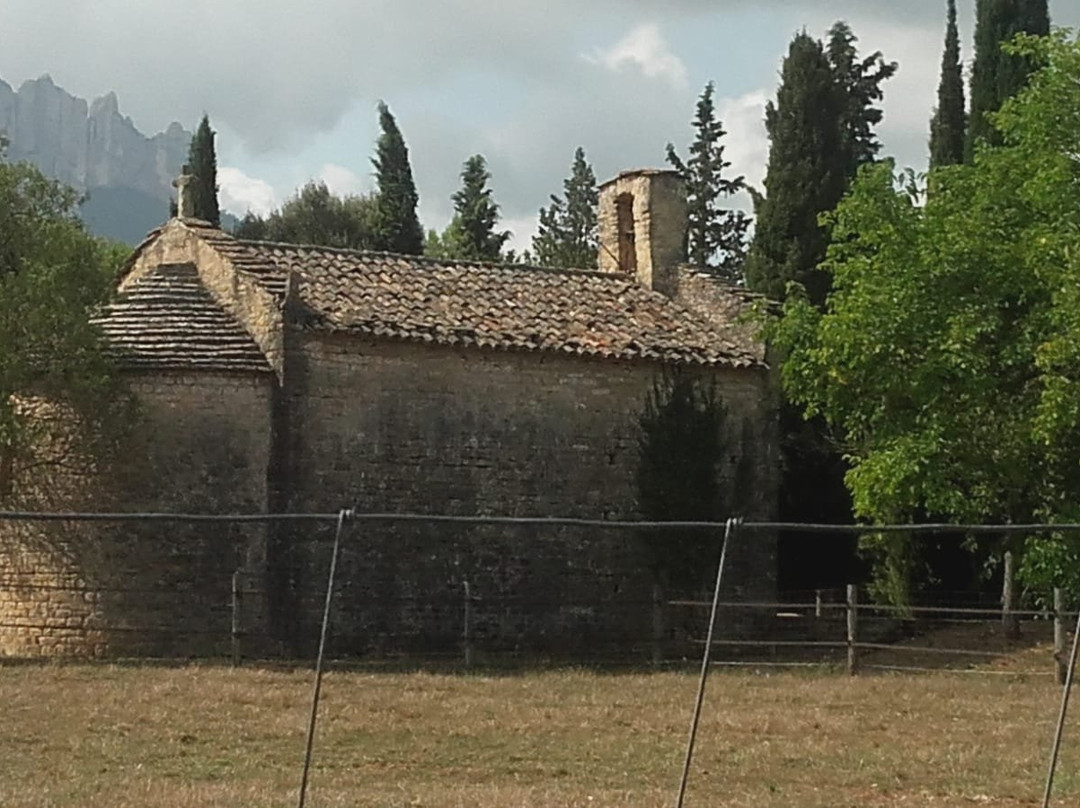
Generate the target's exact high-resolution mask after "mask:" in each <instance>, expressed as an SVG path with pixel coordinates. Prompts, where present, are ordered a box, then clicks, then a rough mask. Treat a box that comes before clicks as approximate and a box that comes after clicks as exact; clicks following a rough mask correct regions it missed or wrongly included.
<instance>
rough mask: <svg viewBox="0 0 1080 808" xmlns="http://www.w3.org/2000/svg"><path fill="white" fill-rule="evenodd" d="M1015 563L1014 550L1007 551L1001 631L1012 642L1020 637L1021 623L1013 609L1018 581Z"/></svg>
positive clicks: (1002, 588)
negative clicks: (1016, 582) (1015, 585)
mask: <svg viewBox="0 0 1080 808" xmlns="http://www.w3.org/2000/svg"><path fill="white" fill-rule="evenodd" d="M1015 561H1016V559H1015V557H1014V556H1013V553H1012V550H1006V551H1005V558H1004V570H1003V571H1004V576H1005V578H1004V581H1003V582H1002V585H1001V629H1002V631H1003V632H1004V634H1005V637H1006V638H1007V639H1010V640H1015V639H1016V638H1017V637H1019V636H1020V623H1019V622H1018V621H1017V619H1016V615H1015V614H1013V609H1014V608H1015V607H1016V595H1015V592H1014V584H1015V581H1016V570H1015V566H1016V565H1015Z"/></svg>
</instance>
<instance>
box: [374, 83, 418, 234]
mask: <svg viewBox="0 0 1080 808" xmlns="http://www.w3.org/2000/svg"><path fill="white" fill-rule="evenodd" d="M379 126H380V127H381V128H382V134H381V135H379V140H378V143H377V144H376V148H375V157H374V158H373V159H372V161H371V162H372V164H373V165H374V166H375V179H376V182H377V183H378V186H379V187H378V197H377V202H378V226H377V228H376V232H375V238H374V244H375V249H379V250H386V251H387V252H395V253H403V254H405V255H420V254H421V253H423V251H424V230H423V228H422V227H421V226H420V219H419V218H417V215H416V206H417V204H418V203H419V201H420V197H419V195H418V194H417V193H416V183H415V182H413V175H412V167H411V166H410V165H409V150H408V148H407V147H406V145H405V138H403V137H402V135H401V130H400V129H398V125H397V121H395V120H394V116H393V115H392V114H391V113H390V109H389V108H388V107H387V106H386V104H385V103H383V102H382V101H380V102H379Z"/></svg>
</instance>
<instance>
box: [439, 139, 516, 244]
mask: <svg viewBox="0 0 1080 808" xmlns="http://www.w3.org/2000/svg"><path fill="white" fill-rule="evenodd" d="M489 179H491V173H490V172H489V171H488V170H487V162H486V161H485V160H484V156H483V155H481V154H474V155H473V156H472V157H470V158H469V159H468V160H466V161H465V164H464V166H463V167H462V169H461V188H460V189H458V190H457V191H455V192H454V194H453V196H452V197H451V198H452V199H453V201H454V218H453V219H452V220H451V222H450V224H449V226H448V227H447V228H446V230H445V231H444V232H443V233H442V235H438V234H437V233H435V232H434V231H432V232H431V233H429V234H428V242H427V245H426V247H425V252H426V254H428V255H431V256H433V257H437V258H453V259H460V260H467V261H499V260H500V259H501V257H502V248H503V245H504V244H505V243H506V241H507V239H509V238H510V231H509V230H496V229H495V227H496V225H497V224H498V223H499V205H498V204H497V203H496V202H495V199H494V198H493V196H492V192H491V189H490V188H488V187H487V181H488V180H489Z"/></svg>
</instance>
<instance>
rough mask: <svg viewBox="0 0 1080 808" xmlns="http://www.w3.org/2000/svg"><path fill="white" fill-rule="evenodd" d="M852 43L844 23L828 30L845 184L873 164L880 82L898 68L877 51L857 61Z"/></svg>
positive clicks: (853, 42) (879, 147) (876, 140)
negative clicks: (838, 111)
mask: <svg viewBox="0 0 1080 808" xmlns="http://www.w3.org/2000/svg"><path fill="white" fill-rule="evenodd" d="M856 42H858V37H856V36H855V34H854V33H853V32H852V30H851V27H850V26H848V24H847V23H845V22H842V21H841V22H837V23H835V24H834V25H833V27H832V28H830V29H829V42H828V45H827V46H826V54H827V55H828V57H829V64H830V66H831V67H832V72H833V81H834V82H835V84H836V90H837V92H838V93H839V95H840V99H839V106H840V143H841V154H842V159H843V170H844V176H845V177H846V178H847V180H848V181H849V182H850V181H851V180H853V179H854V178H855V174H856V173H857V172H858V170H859V166H861V165H864V164H866V163H871V162H873V161H874V160H875V159H876V158H877V153H878V151H879V150H880V149H881V144H880V143H879V142H878V139H877V135H876V134H875V133H874V127H875V126H877V125H878V124H879V123H881V119H882V111H881V110H880V109H879V108H878V107H877V106H875V105H876V104H877V103H878V102H880V101H881V100H882V99H883V98H884V97H885V96H884V93H883V92H882V89H881V83H882V82H883V81H885V80H886V79H889V78H892V76H893V75H894V74H895V73H896V71H897V68H898V67H899V66H898V65H897V63H896V62H886V61H885V58H884V56H882V54H881V51H874V53H872V54H870V55H869V56H864V57H862V58H860V57H859V52H858V49H857V48H856V47H855V43H856Z"/></svg>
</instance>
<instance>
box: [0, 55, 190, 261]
mask: <svg viewBox="0 0 1080 808" xmlns="http://www.w3.org/2000/svg"><path fill="white" fill-rule="evenodd" d="M0 133H3V134H4V135H5V136H6V137H7V139H8V141H9V143H8V151H7V158H8V159H9V160H11V161H22V160H25V161H26V162H29V163H33V164H34V165H36V166H38V168H40V169H41V171H42V172H43V173H44V174H45V175H46V176H49V177H51V178H53V179H56V180H59V181H60V182H63V183H64V184H66V185H70V186H71V187H73V188H75V189H77V190H79V191H82V192H84V193H86V194H87V195H88V199H87V201H86V202H85V203H84V205H83V207H82V215H83V219H84V220H85V221H86V223H87V227H88V228H89V229H90V230H91V231H92V232H94V233H96V234H98V235H102V236H108V237H110V238H114V239H117V240H120V241H125V242H127V243H129V244H134V243H136V242H138V241H139V240H141V239H142V238H143V236H145V235H146V233H147V232H148V231H149V230H151V229H153V228H154V227H156V226H157V225H158V224H160V223H161V222H163V221H164V220H165V219H167V218H168V216H169V199H170V198H171V195H172V180H173V178H174V177H176V175H177V174H179V173H180V167H181V166H182V165H183V163H184V161H185V159H186V158H187V153H188V145H189V143H190V142H191V133H190V132H188V131H187V130H185V129H184V127H182V126H181V125H180V124H179V123H176V122H173V123H171V124H170V125H169V126H168V128H167V129H166V130H165V131H164V132H159V133H158V134H156V135H153V136H152V137H147V136H146V135H144V134H142V133H141V132H140V131H139V130H138V129H137V128H136V127H135V124H134V123H133V122H132V120H131V118H129V117H127V116H126V115H121V114H120V105H119V102H118V100H117V98H116V94H115V93H112V92H110V93H107V94H106V95H104V96H102V97H100V98H96V99H94V101H93V102H91V103H89V104H87V102H86V101H85V100H84V99H82V98H78V97H76V96H73V95H71V94H70V93H68V92H66V91H65V90H64V89H62V88H61V87H58V86H57V85H56V84H54V83H53V80H52V78H50V77H49V76H48V75H44V76H42V77H41V78H38V79H32V80H29V81H25V82H23V83H22V85H20V87H19V89H18V91H17V92H16V91H15V90H13V89H12V87H11V85H9V84H7V83H6V82H4V81H3V80H2V79H0Z"/></svg>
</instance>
